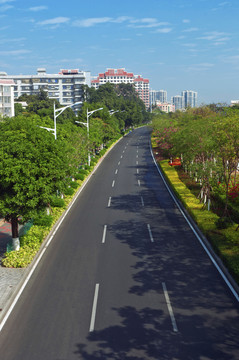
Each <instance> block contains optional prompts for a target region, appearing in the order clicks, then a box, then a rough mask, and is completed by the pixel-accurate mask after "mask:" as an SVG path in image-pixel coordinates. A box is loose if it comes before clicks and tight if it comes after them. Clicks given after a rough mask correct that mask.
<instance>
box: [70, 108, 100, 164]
mask: <svg viewBox="0 0 239 360" xmlns="http://www.w3.org/2000/svg"><path fill="white" fill-rule="evenodd" d="M99 110H103V108H99V109H96V110H92V111H88V108H87V112H86V122H82V121H76V123H77V124H82V125H84V126H86V128H87V137H88V140H89V137H90V127H89V117H90V116H91V115H92V114H93V113H94V112H96V111H99ZM88 165H89V166H90V151H88Z"/></svg>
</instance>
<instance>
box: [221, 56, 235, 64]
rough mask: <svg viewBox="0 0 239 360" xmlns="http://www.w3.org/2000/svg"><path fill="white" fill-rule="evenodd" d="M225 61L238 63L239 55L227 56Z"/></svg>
mask: <svg viewBox="0 0 239 360" xmlns="http://www.w3.org/2000/svg"><path fill="white" fill-rule="evenodd" d="M223 61H224V62H226V63H231V64H238V63H239V55H232V56H228V57H225V58H224V59H223Z"/></svg>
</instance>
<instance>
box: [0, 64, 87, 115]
mask: <svg viewBox="0 0 239 360" xmlns="http://www.w3.org/2000/svg"><path fill="white" fill-rule="evenodd" d="M0 74H1V75H2V77H3V78H4V79H13V81H14V98H15V99H17V98H18V97H19V96H21V95H23V94H27V95H36V94H38V93H39V91H40V89H42V90H44V91H46V92H47V94H48V96H49V98H50V99H55V100H58V101H59V103H60V104H61V105H64V106H66V105H70V104H72V103H75V102H78V101H83V89H82V85H88V86H90V72H88V71H79V70H78V69H73V70H65V69H63V70H60V72H59V73H58V74H47V72H46V69H45V68H38V69H37V74H35V75H7V74H6V73H0ZM79 109H80V105H77V106H75V107H74V108H73V110H74V111H77V110H79Z"/></svg>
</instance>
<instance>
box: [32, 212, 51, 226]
mask: <svg viewBox="0 0 239 360" xmlns="http://www.w3.org/2000/svg"><path fill="white" fill-rule="evenodd" d="M52 222H53V217H52V216H51V215H47V214H40V215H38V216H36V217H34V225H38V226H43V227H50V226H51V224H52Z"/></svg>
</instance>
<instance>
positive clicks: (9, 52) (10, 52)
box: [0, 50, 31, 56]
mask: <svg viewBox="0 0 239 360" xmlns="http://www.w3.org/2000/svg"><path fill="white" fill-rule="evenodd" d="M30 52H31V51H30V50H3V51H0V55H3V56H4V55H6V56H11V55H13V56H19V55H24V54H29V53H30Z"/></svg>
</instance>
